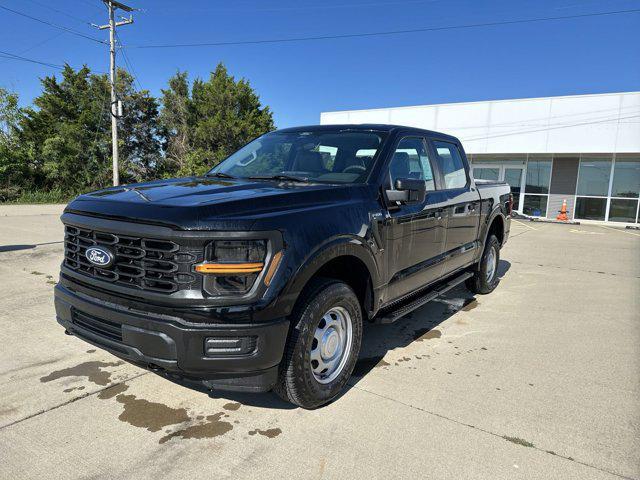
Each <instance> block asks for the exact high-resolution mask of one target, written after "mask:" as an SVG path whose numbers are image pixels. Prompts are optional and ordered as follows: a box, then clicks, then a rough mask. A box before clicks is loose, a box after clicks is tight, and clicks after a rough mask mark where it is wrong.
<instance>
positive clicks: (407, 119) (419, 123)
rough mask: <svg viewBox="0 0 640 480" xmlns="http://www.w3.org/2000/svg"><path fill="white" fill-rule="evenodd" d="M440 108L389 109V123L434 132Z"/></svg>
mask: <svg viewBox="0 0 640 480" xmlns="http://www.w3.org/2000/svg"><path fill="white" fill-rule="evenodd" d="M437 111H438V107H428V106H425V107H411V108H391V109H389V123H391V124H392V125H406V126H408V127H417V128H426V129H427V130H434V129H435V125H436V115H437Z"/></svg>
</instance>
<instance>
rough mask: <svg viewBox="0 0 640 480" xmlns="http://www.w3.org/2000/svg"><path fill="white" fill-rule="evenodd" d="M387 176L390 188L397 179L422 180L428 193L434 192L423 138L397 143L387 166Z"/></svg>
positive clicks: (403, 140)
mask: <svg viewBox="0 0 640 480" xmlns="http://www.w3.org/2000/svg"><path fill="white" fill-rule="evenodd" d="M389 176H390V177H391V187H392V188H394V185H395V181H396V180H397V179H399V178H409V179H414V180H424V181H425V183H426V187H427V191H428V192H429V191H433V190H435V184H434V181H433V171H432V169H431V163H430V162H429V155H428V153H427V149H426V144H425V141H424V139H423V138H419V137H405V138H403V139H402V140H400V142H398V146H397V147H396V150H395V152H394V153H393V157H391V163H390V164H389Z"/></svg>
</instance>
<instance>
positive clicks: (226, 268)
mask: <svg viewBox="0 0 640 480" xmlns="http://www.w3.org/2000/svg"><path fill="white" fill-rule="evenodd" d="M263 267H264V263H262V262H259V263H202V264H200V265H196V272H198V273H208V274H218V275H240V274H243V273H258V272H261V271H262V268H263Z"/></svg>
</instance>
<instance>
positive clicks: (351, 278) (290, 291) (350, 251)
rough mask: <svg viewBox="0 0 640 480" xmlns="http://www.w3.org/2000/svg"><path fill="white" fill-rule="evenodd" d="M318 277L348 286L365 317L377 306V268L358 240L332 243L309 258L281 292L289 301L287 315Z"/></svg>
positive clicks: (342, 240)
mask: <svg viewBox="0 0 640 480" xmlns="http://www.w3.org/2000/svg"><path fill="white" fill-rule="evenodd" d="M317 277H326V278H334V279H336V280H341V281H343V282H345V283H346V284H348V285H349V286H350V287H351V288H352V289H353V290H354V292H355V293H356V295H357V296H358V300H359V301H360V304H361V306H362V307H363V314H364V315H365V317H367V316H369V315H370V314H371V313H372V311H373V308H374V305H376V304H377V294H376V288H375V287H376V285H378V284H379V269H378V264H377V262H376V259H375V256H374V254H373V252H372V251H371V249H370V248H369V246H368V245H367V244H366V243H365V242H364V241H362V240H361V239H354V238H339V239H334V240H333V241H331V242H329V243H327V244H324V245H323V246H321V247H319V248H317V249H316V250H315V251H314V252H313V253H312V254H310V255H309V256H308V257H307V259H305V261H304V262H303V263H302V265H300V267H299V268H298V269H297V270H296V272H295V274H294V275H293V276H292V279H291V281H290V282H289V285H287V287H285V290H284V292H283V295H284V296H285V298H287V299H288V301H289V308H287V310H288V311H291V310H293V308H294V306H295V304H296V302H297V301H298V299H299V298H300V295H301V294H302V292H303V291H304V289H305V288H306V286H307V285H309V283H310V282H311V281H312V280H313V279H315V278H317Z"/></svg>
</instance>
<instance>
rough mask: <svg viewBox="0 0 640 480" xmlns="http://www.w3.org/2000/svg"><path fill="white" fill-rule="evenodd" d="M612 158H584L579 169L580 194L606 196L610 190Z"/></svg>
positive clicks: (578, 193) (578, 192)
mask: <svg viewBox="0 0 640 480" xmlns="http://www.w3.org/2000/svg"><path fill="white" fill-rule="evenodd" d="M610 176H611V159H601V158H598V159H595V158H583V159H581V160H580V168H579V170H578V191H577V195H578V196H590V197H606V196H607V194H608V192H609V178H610Z"/></svg>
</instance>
